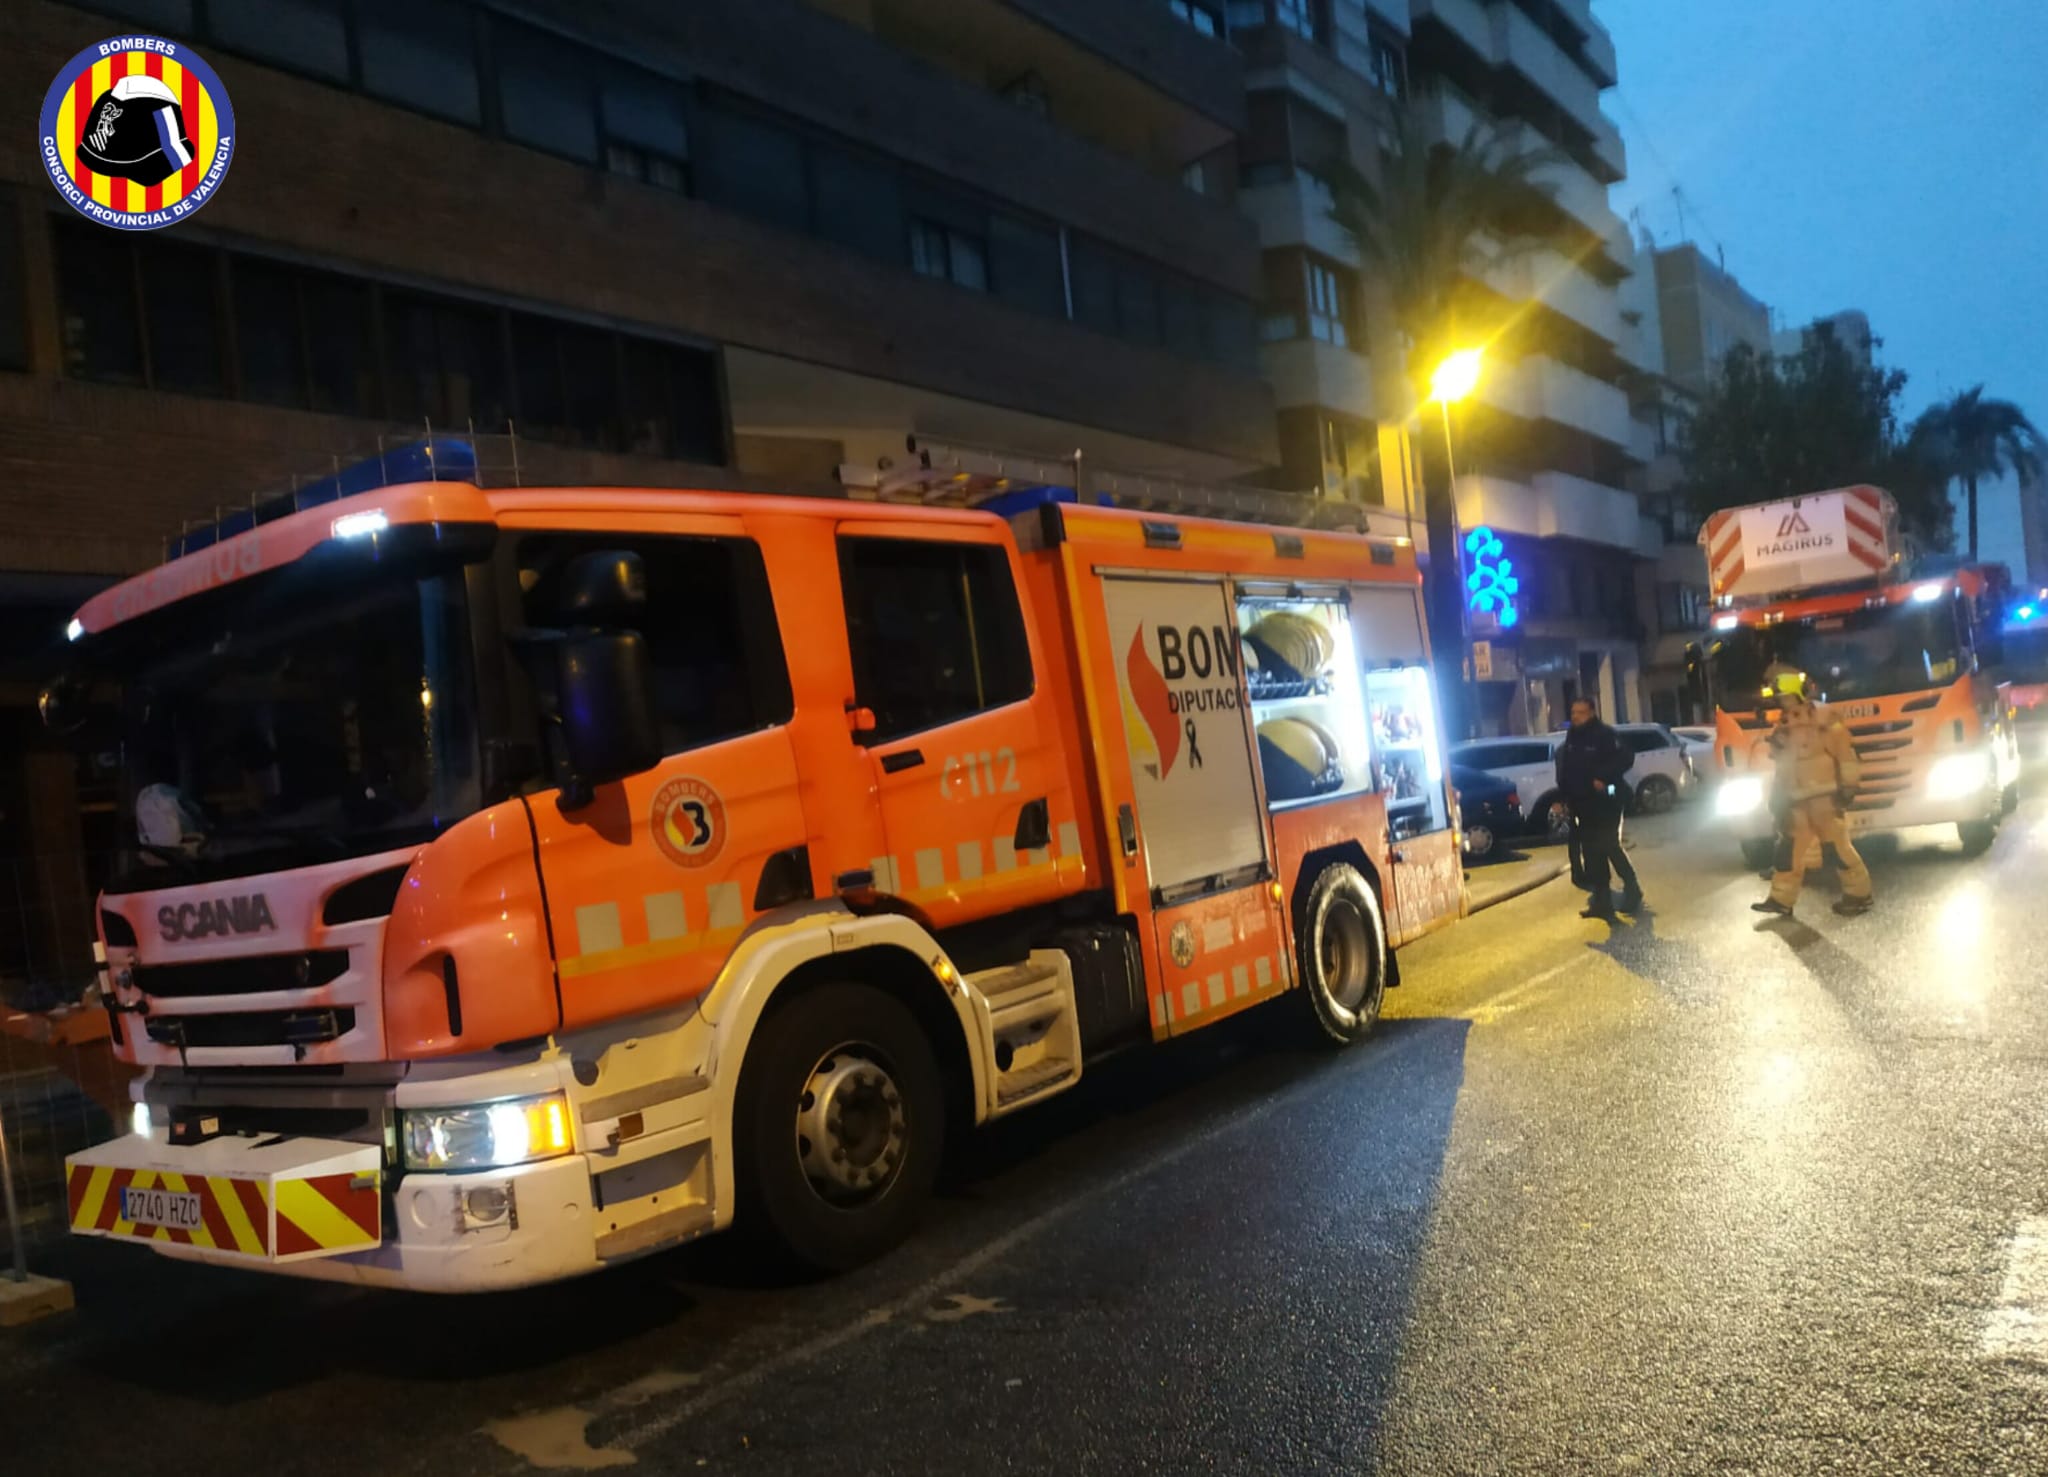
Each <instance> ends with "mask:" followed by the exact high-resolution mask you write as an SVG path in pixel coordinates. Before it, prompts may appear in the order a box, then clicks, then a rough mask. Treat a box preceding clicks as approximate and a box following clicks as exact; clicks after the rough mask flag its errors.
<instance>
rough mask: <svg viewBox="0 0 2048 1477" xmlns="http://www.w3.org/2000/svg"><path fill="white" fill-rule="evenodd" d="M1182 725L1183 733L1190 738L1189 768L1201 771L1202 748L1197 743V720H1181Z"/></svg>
mask: <svg viewBox="0 0 2048 1477" xmlns="http://www.w3.org/2000/svg"><path fill="white" fill-rule="evenodd" d="M1181 723H1182V728H1181V732H1183V733H1185V734H1186V735H1187V736H1188V768H1189V769H1200V768H1201V767H1202V746H1201V745H1200V744H1198V743H1196V742H1195V720H1194V719H1192V718H1184V719H1182V720H1181Z"/></svg>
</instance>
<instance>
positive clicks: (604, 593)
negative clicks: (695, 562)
mask: <svg viewBox="0 0 2048 1477" xmlns="http://www.w3.org/2000/svg"><path fill="white" fill-rule="evenodd" d="M646 606H647V569H646V567H645V566H644V565H643V564H642V563H641V562H640V556H639V555H638V554H635V553H633V552H632V551H631V550H629V549H599V550H596V551H594V552H592V553H589V554H578V555H577V556H576V557H575V558H574V559H572V560H570V561H569V566H568V568H566V569H564V570H563V571H562V593H561V608H560V610H559V611H557V612H556V616H557V619H559V620H560V622H561V623H562V624H563V625H565V626H630V625H633V624H635V621H634V619H633V618H634V617H635V616H637V615H638V614H639V613H640V612H641V611H642V610H644V609H645V608H646Z"/></svg>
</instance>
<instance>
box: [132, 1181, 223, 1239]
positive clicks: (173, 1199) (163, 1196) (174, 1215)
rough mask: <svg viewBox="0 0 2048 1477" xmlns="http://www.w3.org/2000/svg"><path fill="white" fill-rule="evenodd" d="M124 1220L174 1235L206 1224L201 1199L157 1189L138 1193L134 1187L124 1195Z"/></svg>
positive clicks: (174, 1191)
mask: <svg viewBox="0 0 2048 1477" xmlns="http://www.w3.org/2000/svg"><path fill="white" fill-rule="evenodd" d="M121 1219H123V1220H125V1221H133V1222H134V1223H135V1224H136V1225H138V1226H168V1227H170V1228H171V1229H172V1230H174V1231H190V1230H194V1229H196V1228H198V1227H199V1226H200V1225H201V1224H203V1223H204V1220H205V1217H204V1216H202V1215H201V1214H200V1211H199V1197H198V1196H197V1195H192V1194H187V1193H185V1192H184V1191H181V1190H160V1189H156V1188H154V1187H152V1188H150V1189H147V1190H138V1189H136V1188H135V1187H134V1186H133V1185H130V1186H129V1187H128V1188H127V1189H125V1190H123V1191H122V1192H121Z"/></svg>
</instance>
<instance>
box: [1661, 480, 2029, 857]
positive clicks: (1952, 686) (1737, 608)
mask: <svg viewBox="0 0 2048 1477" xmlns="http://www.w3.org/2000/svg"><path fill="white" fill-rule="evenodd" d="M1897 525H1898V516H1897V509H1896V507H1895V505H1894V504H1893V501H1892V498H1891V495H1890V494H1889V493H1887V492H1885V491H1884V490H1883V489H1881V488H1877V487H1867V486H1859V487H1847V488H1838V489H1836V490H1834V491H1830V492H1820V493H1814V494H1812V495H1810V496H1807V497H1803V498H1794V499H1791V500H1789V501H1784V502H1771V503H1757V504H1754V505H1752V506H1749V507H1742V508H1726V509H1723V510H1721V511H1720V512H1717V513H1715V514H1714V515H1713V516H1712V517H1711V518H1709V519H1708V520H1707V522H1706V525H1705V527H1703V528H1702V529H1701V530H1700V543H1701V544H1702V546H1704V548H1705V549H1706V551H1707V565H1708V575H1709V580H1710V583H1711V586H1712V590H1713V594H1714V596H1715V599H1716V600H1717V602H1718V603H1719V604H1720V606H1721V609H1719V610H1718V611H1717V612H1716V614H1715V615H1714V617H1713V631H1712V635H1711V639H1710V640H1709V642H1708V643H1707V647H1706V652H1705V657H1704V660H1703V661H1702V662H1701V663H1700V664H1699V668H1698V670H1699V671H1700V673H1701V675H1702V677H1703V678H1704V679H1705V685H1706V689H1707V691H1708V692H1709V694H1710V695H1711V699H1712V702H1713V707H1714V727H1715V743H1714V749H1715V759H1716V764H1717V768H1718V769H1719V772H1720V784H1719V787H1718V789H1717V791H1716V795H1715V811H1716V815H1717V818H1718V820H1719V821H1720V823H1721V824H1722V825H1723V826H1725V827H1726V828H1727V829H1728V830H1729V831H1730V832H1731V833H1732V834H1733V835H1734V836H1735V837H1736V839H1738V840H1739V841H1740V842H1741V845H1742V854H1743V860H1744V861H1745V862H1746V863H1748V864H1749V865H1750V866H1752V867H1761V866H1763V865H1764V864H1765V863H1766V862H1768V861H1769V859H1770V856H1771V851H1772V847H1773V831H1772V819H1771V811H1770V806H1769V803H1768V800H1769V796H1768V786H1769V774H1768V771H1769V767H1770V760H1769V757H1768V754H1767V751H1766V749H1765V747H1764V745H1763V744H1762V743H1761V742H1760V740H1761V739H1762V738H1763V737H1764V734H1765V732H1766V731H1767V730H1768V729H1769V727H1770V726H1771V724H1772V722H1773V721H1774V708H1775V704H1776V697H1775V693H1774V691H1773V687H1772V681H1773V678H1774V677H1775V675H1776V674H1777V673H1779V672H1781V671H1787V670H1792V671H1800V672H1804V673H1805V674H1806V676H1807V678H1808V681H1809V682H1810V683H1811V684H1812V689H1813V690H1816V691H1817V692H1818V693H1819V695H1820V700H1821V701H1822V702H1824V703H1825V704H1826V705H1827V706H1828V708H1829V709H1830V711H1832V712H1833V713H1834V714H1835V715H1836V716H1838V717H1840V718H1841V719H1842V720H1843V721H1844V722H1845V723H1846V724H1847V726H1848V729H1849V734H1850V737H1851V739H1852V740H1853V742H1854V744H1855V747H1856V753H1857V757H1858V758H1859V759H1860V760H1861V761H1862V776H1861V779H1860V781H1859V782H1858V785H1857V788H1856V793H1855V796H1854V798H1853V799H1851V800H1850V802H1849V806H1848V817H1849V824H1850V828H1851V830H1852V831H1855V832H1857V833H1862V832H1867V831H1900V830H1905V829H1907V828H1910V827H1915V826H1928V825H1940V826H1951V825H1952V826H1954V827H1955V829H1956V833H1957V834H1958V835H1959V836H1960V837H1961V840H1962V843H1963V848H1964V850H1965V851H1967V852H1971V853H1975V852H1980V851H1983V850H1984V849H1985V848H1987V847H1988V846H1990V845H1991V842H1992V840H1993V839H1994V837H1995V836H1996V835H1997V829H1998V823H1999V820H2000V819H2001V818H2002V817H2003V816H2004V815H2005V814H2006V813H2008V812H2009V811H2010V810H2011V808H2012V806H2013V803H2014V801H2015V799H2016V798H2017V793H2018V782H2019V751H2018V747H2017V744H2016V742H2015V739H2014V729H2013V723H2012V712H2011V706H2010V703H2009V702H2008V701H2007V693H2006V691H2005V690H2003V689H2001V687H2000V686H1999V683H1998V678H1997V675H1996V674H1995V673H1994V672H1993V671H1992V670H1991V669H1990V666H1989V664H1988V662H1987V661H1986V660H1985V656H1984V654H1985V653H1988V652H1989V651H1991V650H1992V649H1993V647H1994V645H1995V641H1994V640H1993V639H1992V638H1994V637H1995V634H1996V630H1997V615H1998V613H1997V612H1996V611H1995V609H1994V608H1993V607H1994V604H1995V602H1993V601H1991V600H1990V599H1989V598H1988V596H1989V590H1988V587H1987V582H1986V580H1985V579H1984V577H1983V575H1982V574H1981V573H1980V572H1978V571H1975V570H1967V569H1966V570H1961V571H1958V572H1956V573H1954V574H1950V575H1946V576H1943V577H1940V578H1934V579H1922V580H1914V579H1909V578H1907V577H1906V576H1905V574H1904V572H1903V569H1902V565H1903V556H1902V554H1901V551H1900V548H1899V542H1898V526H1897Z"/></svg>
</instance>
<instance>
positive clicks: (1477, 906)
mask: <svg viewBox="0 0 2048 1477" xmlns="http://www.w3.org/2000/svg"><path fill="white" fill-rule="evenodd" d="M1564 872H1565V864H1564V863H1563V862H1554V863H1552V864H1551V866H1550V868H1549V869H1548V870H1547V871H1542V872H1538V873H1537V874H1536V875H1535V876H1533V877H1525V878H1523V879H1522V880H1521V881H1520V882H1517V883H1515V884H1514V885H1513V886H1512V887H1504V888H1502V889H1501V890H1500V891H1499V892H1496V893H1493V894H1491V895H1490V896H1489V897H1487V898H1486V899H1485V901H1483V902H1474V903H1472V904H1471V905H1470V906H1468V907H1467V908H1466V909H1465V916H1466V917H1467V918H1470V917H1471V916H1472V915H1473V914H1474V913H1483V912H1485V911H1486V910H1487V909H1488V908H1491V907H1495V906H1497V905H1498V904H1501V903H1504V902H1507V901H1508V900H1509V899H1511V898H1518V897H1520V896H1521V895H1522V894H1523V893H1525V892H1534V891H1535V890H1536V889H1537V888H1539V887H1541V886H1543V884H1544V883H1546V882H1555V881H1556V880H1557V879H1558V878H1560V877H1562V876H1563V875H1564Z"/></svg>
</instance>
